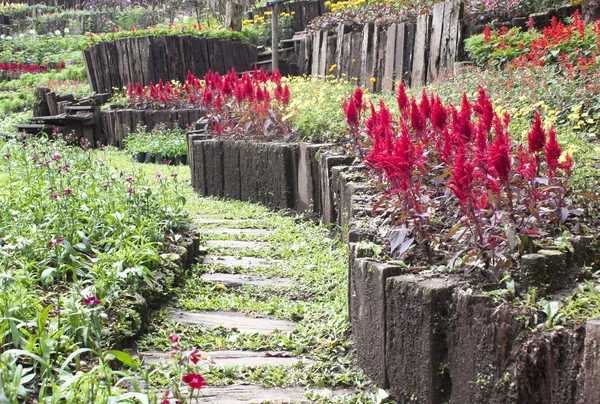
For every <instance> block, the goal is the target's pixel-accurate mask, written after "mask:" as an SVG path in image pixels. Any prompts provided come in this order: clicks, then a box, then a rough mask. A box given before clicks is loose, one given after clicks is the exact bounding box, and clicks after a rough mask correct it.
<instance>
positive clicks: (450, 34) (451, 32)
mask: <svg viewBox="0 0 600 404" xmlns="http://www.w3.org/2000/svg"><path fill="white" fill-rule="evenodd" d="M445 4H446V5H445V7H444V34H443V37H442V43H441V51H440V70H441V71H443V72H452V70H453V69H454V62H455V61H456V60H457V57H458V48H459V46H460V43H461V42H462V40H461V27H460V24H461V19H462V14H463V4H462V3H445Z"/></svg>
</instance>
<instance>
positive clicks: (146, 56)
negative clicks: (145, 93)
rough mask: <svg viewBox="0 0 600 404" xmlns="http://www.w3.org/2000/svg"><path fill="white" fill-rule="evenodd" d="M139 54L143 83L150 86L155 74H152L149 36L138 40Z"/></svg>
mask: <svg viewBox="0 0 600 404" xmlns="http://www.w3.org/2000/svg"><path fill="white" fill-rule="evenodd" d="M136 39H137V45H138V52H139V55H140V56H139V58H140V59H139V61H138V63H139V68H140V72H141V75H142V80H143V83H144V84H146V85H150V82H151V81H152V76H153V74H151V73H150V38H149V37H147V36H144V37H140V38H136Z"/></svg>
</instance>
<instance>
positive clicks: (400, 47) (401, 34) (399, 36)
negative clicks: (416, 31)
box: [394, 23, 407, 84]
mask: <svg viewBox="0 0 600 404" xmlns="http://www.w3.org/2000/svg"><path fill="white" fill-rule="evenodd" d="M405 41H406V24H405V23H400V24H398V26H397V27H396V50H395V51H394V52H395V60H394V71H395V82H396V83H397V84H400V82H402V81H403V80H404V76H405V73H406V72H405V70H404V58H405V57H406V55H405V54H404V53H405V52H406V51H407V48H406V46H405V43H406V42H405Z"/></svg>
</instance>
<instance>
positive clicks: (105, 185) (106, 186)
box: [102, 184, 110, 189]
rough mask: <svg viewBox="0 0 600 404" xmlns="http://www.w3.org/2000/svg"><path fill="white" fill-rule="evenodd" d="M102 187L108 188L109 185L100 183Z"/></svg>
mask: <svg viewBox="0 0 600 404" xmlns="http://www.w3.org/2000/svg"><path fill="white" fill-rule="evenodd" d="M102 187H103V188H104V189H108V188H110V185H108V184H104V185H102Z"/></svg>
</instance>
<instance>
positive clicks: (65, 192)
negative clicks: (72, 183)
mask: <svg viewBox="0 0 600 404" xmlns="http://www.w3.org/2000/svg"><path fill="white" fill-rule="evenodd" d="M63 194H65V195H72V194H73V191H72V190H70V189H65V190H63Z"/></svg>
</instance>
